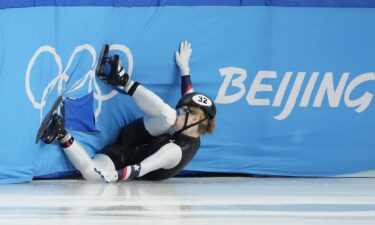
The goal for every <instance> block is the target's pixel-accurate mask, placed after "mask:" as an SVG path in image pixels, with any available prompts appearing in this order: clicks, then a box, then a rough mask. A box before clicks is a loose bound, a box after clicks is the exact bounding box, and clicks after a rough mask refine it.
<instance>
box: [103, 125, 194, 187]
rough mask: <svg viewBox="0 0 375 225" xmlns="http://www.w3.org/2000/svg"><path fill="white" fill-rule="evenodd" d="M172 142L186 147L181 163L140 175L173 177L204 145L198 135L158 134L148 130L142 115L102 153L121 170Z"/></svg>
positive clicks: (144, 177) (183, 148)
mask: <svg viewBox="0 0 375 225" xmlns="http://www.w3.org/2000/svg"><path fill="white" fill-rule="evenodd" d="M170 142H173V143H175V144H176V145H178V146H179V147H180V148H181V150H182V158H181V160H180V162H179V163H178V164H177V166H175V167H173V168H171V169H157V170H154V171H151V172H149V173H147V174H145V175H144V176H142V177H140V178H139V179H145V180H157V181H159V180H165V179H168V178H170V177H173V176H174V175H176V174H177V173H178V172H179V171H181V170H182V169H183V168H184V167H185V166H186V165H187V164H188V163H189V162H190V161H191V160H192V159H193V157H194V155H195V154H196V152H197V150H198V149H199V146H200V138H199V137H198V138H194V137H190V136H187V135H184V134H182V133H180V134H164V135H161V136H158V137H154V136H152V135H150V134H149V132H148V131H147V130H146V128H145V126H144V122H143V118H139V119H137V120H135V121H133V122H131V123H130V124H128V125H126V126H125V127H124V128H123V129H122V130H121V132H120V135H119V137H118V139H117V141H116V143H114V144H112V145H109V146H107V147H105V148H104V149H103V151H102V152H101V153H102V154H105V155H107V156H108V157H110V158H111V160H112V161H113V163H114V164H115V167H116V169H117V170H119V169H121V168H124V167H126V166H128V165H134V164H139V163H141V162H142V161H143V160H144V159H146V158H147V157H149V156H150V155H152V154H154V153H155V152H157V151H158V150H159V149H160V148H161V147H162V146H164V145H165V144H168V143H170Z"/></svg>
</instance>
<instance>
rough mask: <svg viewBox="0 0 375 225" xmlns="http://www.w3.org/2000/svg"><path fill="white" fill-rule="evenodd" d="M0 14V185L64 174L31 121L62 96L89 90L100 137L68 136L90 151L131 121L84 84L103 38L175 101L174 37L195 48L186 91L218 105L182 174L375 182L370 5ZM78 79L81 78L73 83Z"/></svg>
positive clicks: (114, 102) (109, 95) (62, 162)
mask: <svg viewBox="0 0 375 225" xmlns="http://www.w3.org/2000/svg"><path fill="white" fill-rule="evenodd" d="M212 7H214V6H212ZM0 12H1V13H0V81H1V82H0V96H1V97H0V105H1V109H0V117H1V118H2V121H1V122H2V123H1V124H2V125H1V126H0V134H1V143H2V147H1V148H0V153H1V157H0V183H10V182H24V181H29V180H31V179H33V177H40V176H49V177H58V176H61V173H63V174H66V173H67V172H72V171H74V168H73V167H72V166H71V164H70V162H69V161H68V160H67V158H66V157H65V156H64V154H63V152H62V151H61V150H60V148H59V146H58V145H57V144H55V145H44V144H38V145H36V144H35V143H34V139H35V134H36V131H37V129H38V126H39V124H40V121H41V119H42V118H43V116H44V115H45V113H46V112H47V111H48V108H49V107H50V106H51V104H52V103H53V101H54V99H55V98H56V97H57V95H58V94H60V93H61V92H63V91H66V95H67V96H73V97H76V96H81V95H82V94H86V93H89V92H91V91H93V92H94V100H95V101H94V109H93V110H94V112H95V116H96V121H97V124H96V125H97V129H98V130H100V133H98V134H95V135H92V134H86V133H82V132H74V136H75V137H76V139H77V140H79V141H80V142H81V143H82V144H83V145H84V146H85V147H86V149H87V150H88V151H89V154H90V155H93V154H95V152H97V151H99V150H100V149H101V148H103V146H105V145H106V144H109V143H111V142H113V141H114V140H115V138H116V136H115V135H114V134H116V133H117V132H118V131H119V129H120V128H121V127H122V126H123V125H124V124H126V123H128V122H129V121H131V120H132V119H134V118H136V117H138V116H140V115H141V114H140V112H139V110H138V109H137V108H136V107H135V105H134V103H133V102H132V101H131V99H130V98H129V97H128V96H124V95H121V94H119V93H117V92H115V91H113V90H111V89H110V88H108V87H107V86H105V85H103V84H102V83H101V82H100V81H98V80H97V79H95V76H94V71H95V67H96V63H97V60H98V54H99V51H100V49H101V46H102V44H103V43H109V44H110V45H111V51H115V52H117V53H119V54H120V56H121V58H122V60H123V61H124V62H125V67H126V69H127V70H128V71H129V73H130V74H131V75H132V77H133V79H135V80H138V81H140V82H141V83H143V84H144V85H145V86H147V87H148V88H150V89H151V90H153V91H155V92H156V93H157V94H158V95H160V96H161V97H162V98H163V99H165V101H166V102H167V103H169V104H171V105H174V104H176V102H177V100H178V96H179V77H178V71H177V67H176V66H175V63H174V51H176V50H177V49H178V46H179V42H180V41H181V40H189V41H190V42H191V43H192V46H193V55H192V59H191V66H190V67H191V73H192V80H193V83H194V87H195V89H196V90H197V91H204V92H206V93H207V94H208V95H209V96H211V97H212V98H213V99H215V102H216V104H217V106H218V117H217V130H216V132H215V134H214V135H213V136H206V137H204V138H203V140H202V143H203V144H202V147H201V149H200V151H199V153H198V154H197V156H196V157H195V159H194V160H193V161H192V162H191V163H190V164H189V165H188V166H187V168H185V169H186V170H190V171H203V172H232V173H247V174H264V175H283V176H284V175H285V176H340V175H344V176H355V175H356V174H354V173H362V174H366V175H367V176H375V174H374V171H373V170H374V169H375V151H374V146H375V145H374V144H375V143H374V138H373V137H374V134H373V132H372V130H373V127H374V124H375V113H374V111H375V110H374V108H375V107H374V102H373V94H374V92H375V88H374V85H375V74H374V68H375V62H374V59H375V44H374V41H373V40H375V30H374V29H373V27H375V13H374V12H375V11H374V9H372V8H355V9H354V8H348V9H340V10H337V9H335V8H294V7H291V8H283V7H281V8H278V7H246V6H242V7H215V8H214V10H213V8H211V7H187V6H185V7H180V6H165V7H137V8H126V7H125V8H122V7H121V8H116V7H99V6H98V7H37V8H9V9H6V10H1V11H0ZM171 18H173V19H171ZM10 21H11V22H10ZM68 80H69V83H67V81H68ZM77 82H78V83H79V84H80V85H81V86H80V85H78V86H75V87H76V88H73V84H77ZM353 174H354V175H353Z"/></svg>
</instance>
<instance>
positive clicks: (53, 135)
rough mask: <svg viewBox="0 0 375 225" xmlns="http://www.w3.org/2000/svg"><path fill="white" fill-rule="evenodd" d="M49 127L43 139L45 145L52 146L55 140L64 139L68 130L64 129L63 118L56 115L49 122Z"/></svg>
mask: <svg viewBox="0 0 375 225" xmlns="http://www.w3.org/2000/svg"><path fill="white" fill-rule="evenodd" d="M47 124H48V125H47V127H46V129H45V131H44V133H43V135H42V137H41V139H42V140H43V142H44V143H46V144H50V143H52V142H53V141H54V140H56V139H58V140H60V139H62V138H63V137H64V136H65V135H66V130H65V128H64V120H63V118H62V117H61V116H59V115H57V114H56V113H54V114H53V115H52V117H51V119H50V121H48V122H47Z"/></svg>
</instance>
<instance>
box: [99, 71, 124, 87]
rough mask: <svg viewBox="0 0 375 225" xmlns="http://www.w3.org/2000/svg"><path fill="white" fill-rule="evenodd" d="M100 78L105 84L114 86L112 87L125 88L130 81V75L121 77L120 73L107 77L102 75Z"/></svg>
mask: <svg viewBox="0 0 375 225" xmlns="http://www.w3.org/2000/svg"><path fill="white" fill-rule="evenodd" d="M98 77H99V79H100V80H102V81H103V82H104V83H106V84H109V85H112V86H125V84H126V83H127V82H128V80H129V75H128V74H127V73H125V74H124V75H122V76H120V75H119V74H118V73H116V74H112V75H110V76H107V75H105V74H100V75H98Z"/></svg>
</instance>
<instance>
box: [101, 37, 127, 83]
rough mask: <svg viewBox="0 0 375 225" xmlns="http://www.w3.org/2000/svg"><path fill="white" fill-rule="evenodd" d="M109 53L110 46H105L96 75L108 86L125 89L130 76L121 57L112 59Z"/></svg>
mask: <svg viewBox="0 0 375 225" xmlns="http://www.w3.org/2000/svg"><path fill="white" fill-rule="evenodd" d="M108 51H109V45H107V44H105V45H104V46H103V48H102V51H101V53H100V56H99V62H98V66H97V67H96V75H97V76H98V77H99V79H100V80H102V81H103V82H104V83H106V84H109V85H112V86H115V87H116V86H122V87H124V86H125V85H126V83H127V82H128V80H129V75H128V74H127V73H126V72H125V70H124V68H123V67H122V65H121V62H120V58H119V55H114V56H112V57H110V56H108Z"/></svg>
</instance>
